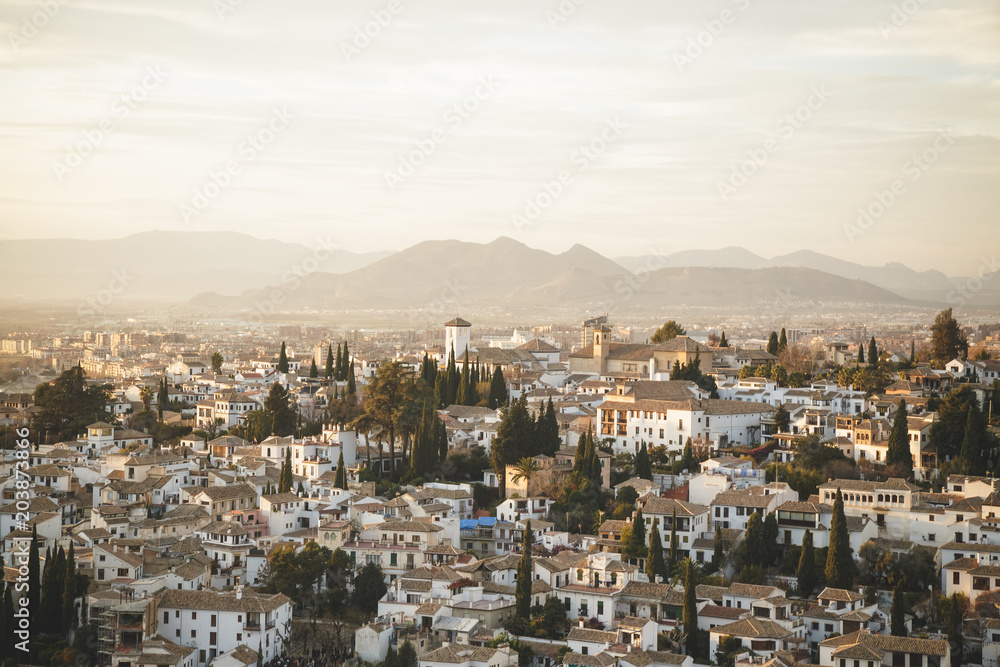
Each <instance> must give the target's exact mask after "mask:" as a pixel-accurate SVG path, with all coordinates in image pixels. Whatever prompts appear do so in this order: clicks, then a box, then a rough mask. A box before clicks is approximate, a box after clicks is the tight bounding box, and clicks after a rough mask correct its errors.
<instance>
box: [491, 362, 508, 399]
mask: <svg viewBox="0 0 1000 667" xmlns="http://www.w3.org/2000/svg"><path fill="white" fill-rule="evenodd" d="M506 404H507V383H506V382H504V379H503V371H501V370H500V367H499V366H497V367H496V368H495V369H493V379H492V380H490V397H489V400H488V401H487V402H486V407H488V408H489V409H490V410H496V409H497V408H500V407H503V406H504V405H506Z"/></svg>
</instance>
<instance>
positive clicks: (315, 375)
mask: <svg viewBox="0 0 1000 667" xmlns="http://www.w3.org/2000/svg"><path fill="white" fill-rule="evenodd" d="M309 377H311V378H318V377H319V369H318V368H316V358H315V357H314V358H313V360H312V363H311V364H310V365H309Z"/></svg>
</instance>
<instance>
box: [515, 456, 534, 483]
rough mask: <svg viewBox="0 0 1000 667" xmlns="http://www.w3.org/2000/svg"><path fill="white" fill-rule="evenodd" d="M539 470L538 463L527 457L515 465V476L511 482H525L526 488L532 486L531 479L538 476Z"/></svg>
mask: <svg viewBox="0 0 1000 667" xmlns="http://www.w3.org/2000/svg"><path fill="white" fill-rule="evenodd" d="M538 470H539V468H538V461H536V460H535V459H533V458H531V457H530V456H525V457H524V458H523V459H521V460H520V461H518V462H517V463H515V464H514V476H513V477H511V478H510V481H511V482H513V483H514V484H517V483H519V482H521V481H522V480H523V481H524V484H525V486H530V485H531V478H532V477H534V476H535V475H536V474H538Z"/></svg>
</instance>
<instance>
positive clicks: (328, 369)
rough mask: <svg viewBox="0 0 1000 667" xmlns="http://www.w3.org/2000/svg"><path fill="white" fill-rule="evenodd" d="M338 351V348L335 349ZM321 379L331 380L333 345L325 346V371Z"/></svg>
mask: <svg viewBox="0 0 1000 667" xmlns="http://www.w3.org/2000/svg"><path fill="white" fill-rule="evenodd" d="M337 349H338V350H339V349H340V348H339V347H338V348H337ZM323 377H325V378H332V377H333V345H332V344H328V345H327V346H326V369H325V370H324V372H323Z"/></svg>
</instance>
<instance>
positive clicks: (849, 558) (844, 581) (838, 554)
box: [826, 488, 855, 588]
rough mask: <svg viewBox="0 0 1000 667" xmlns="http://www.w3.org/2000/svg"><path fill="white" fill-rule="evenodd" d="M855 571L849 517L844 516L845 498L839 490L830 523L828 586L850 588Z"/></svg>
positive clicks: (827, 555) (827, 567)
mask: <svg viewBox="0 0 1000 667" xmlns="http://www.w3.org/2000/svg"><path fill="white" fill-rule="evenodd" d="M854 570H855V566H854V555H853V554H852V553H851V541H850V535H849V534H848V532H847V517H846V516H844V496H843V494H842V493H841V492H840V488H837V498H836V500H834V503H833V519H832V520H831V521H830V546H829V547H828V548H827V554H826V585H827V586H829V587H830V588H850V587H851V585H852V584H853V583H854Z"/></svg>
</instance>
